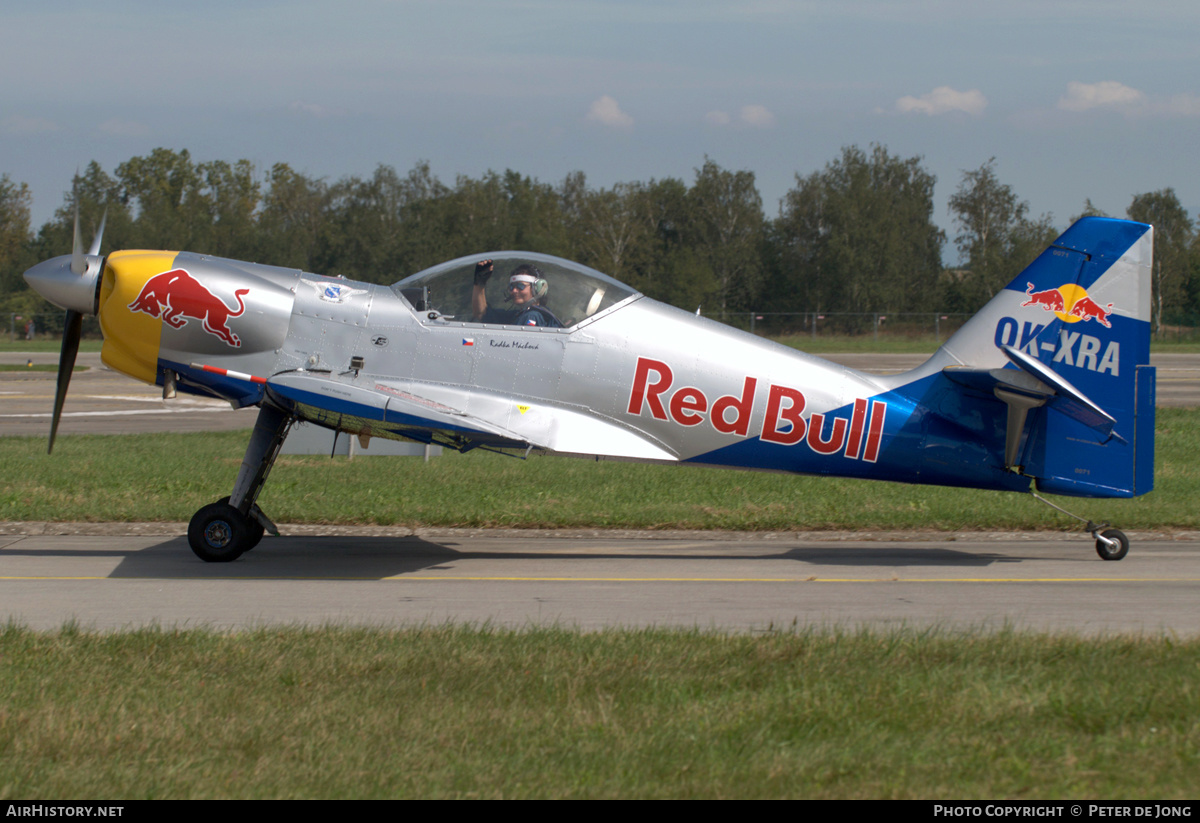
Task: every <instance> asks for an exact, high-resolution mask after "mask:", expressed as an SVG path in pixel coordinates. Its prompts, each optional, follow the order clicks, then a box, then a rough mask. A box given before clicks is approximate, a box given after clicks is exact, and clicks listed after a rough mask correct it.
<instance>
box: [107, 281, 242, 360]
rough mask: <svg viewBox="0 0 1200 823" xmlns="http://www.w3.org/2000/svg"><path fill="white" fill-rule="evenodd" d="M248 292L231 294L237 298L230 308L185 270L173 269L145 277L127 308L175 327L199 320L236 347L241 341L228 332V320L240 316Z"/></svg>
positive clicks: (203, 325)
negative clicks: (143, 283)
mask: <svg viewBox="0 0 1200 823" xmlns="http://www.w3.org/2000/svg"><path fill="white" fill-rule="evenodd" d="M249 292H250V289H238V290H237V291H235V292H234V293H233V296H234V299H235V300H237V307H236V308H232V307H230V306H228V305H226V304H225V301H224V300H222V299H221V298H219V297H217V295H215V294H213V293H212V291H211V290H209V288H208V287H207V286H205V285H204V284H203V283H201V282H200V281H199V280H197V279H196V278H194V277H192V276H191V275H190V274H188V272H187V271H186V270H185V269H174V270H172V271H168V272H163V273H162V274H157V275H155V276H154V277H151V278H150V279H149V280H147V281H146V285H145V286H143V287H142V291H141V293H139V294H138V296H137V297H136V298H134V300H133V302H132V303H130V304H129V306H128V308H129V310H130V311H135V312H143V313H145V314H148V315H150V316H151V317H161V318H162V321H163V322H164V323H166V324H167V325H168V326H170V327H171V328H175V329H182V328H183V327H184V326H186V325H187V322H188V318H191V319H194V320H199V321H200V325H201V326H202V327H203V328H204V331H206V332H208V333H209V334H211V335H213V336H214V337H219V338H220V339H222V340H224V341H225V342H226V343H228V344H229V345H230V346H234V347H239V346H241V345H242V341H241V339H240V338H239V337H238V336H237V335H236V334H234V333H233V332H232V331H230V329H229V319H230V318H231V317H240V316H241V315H242V313H243V312H244V311H246V304H245V302H244V301H243V300H242V295H244V294H249Z"/></svg>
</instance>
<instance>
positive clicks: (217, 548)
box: [188, 502, 250, 563]
mask: <svg viewBox="0 0 1200 823" xmlns="http://www.w3.org/2000/svg"><path fill="white" fill-rule="evenodd" d="M249 537H250V535H249V531H248V529H247V525H246V518H245V517H243V516H242V513H241V512H239V511H238V510H237V509H235V508H234V507H233V506H231V505H229V504H228V503H224V502H221V503H210V504H209V505H207V506H205V507H204V508H202V509H201V510H200V511H198V512H196V514H195V515H194V516H193V517H192V522H190V523H188V545H190V546H191V547H192V551H193V552H195V553H196V556H197V557H199V558H200V559H201V560H203V561H204V562H205V563H231V562H233V561H234V560H237V559H238V558H239V557H241V556H242V554H243V553H244V552H245V551H246V545H247V542H248V541H249Z"/></svg>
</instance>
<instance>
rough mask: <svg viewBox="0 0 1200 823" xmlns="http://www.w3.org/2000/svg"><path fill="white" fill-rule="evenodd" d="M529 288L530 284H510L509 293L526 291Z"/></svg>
mask: <svg viewBox="0 0 1200 823" xmlns="http://www.w3.org/2000/svg"><path fill="white" fill-rule="evenodd" d="M527 288H529V284H528V283H509V284H508V290H509V291H525V289H527Z"/></svg>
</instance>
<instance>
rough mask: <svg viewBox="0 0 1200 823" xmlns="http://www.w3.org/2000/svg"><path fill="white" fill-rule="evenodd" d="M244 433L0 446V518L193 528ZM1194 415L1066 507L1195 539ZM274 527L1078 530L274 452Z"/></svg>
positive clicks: (1016, 502) (901, 494)
mask: <svg viewBox="0 0 1200 823" xmlns="http://www.w3.org/2000/svg"><path fill="white" fill-rule="evenodd" d="M246 438H247V433H246V432H224V433H195V434H148V435H111V436H99V435H97V436H71V437H60V438H59V439H58V442H57V443H56V444H55V452H54V454H53V455H47V454H46V453H45V441H44V440H43V439H41V438H6V439H3V440H0V476H2V477H3V478H4V481H3V485H0V520H18V521H20V520H33V521H43V520H45V521H118V522H120V521H129V522H136V521H162V520H167V521H187V520H189V519H190V518H191V516H192V514H194V513H195V512H196V510H197V509H199V508H200V507H201V506H203V505H205V504H207V503H210V502H212V501H213V500H216V499H217V498H219V497H221V496H223V495H225V494H227V493H228V492H229V489H230V488H231V487H232V485H233V480H234V478H235V477H236V475H237V471H238V467H239V466H240V464H241V459H242V454H243V451H244V449H245V445H246ZM1198 498H1200V411H1197V410H1189V409H1159V410H1158V414H1157V460H1156V489H1155V491H1154V492H1152V493H1151V494H1149V495H1146V496H1143V497H1139V498H1135V499H1132V500H1078V499H1066V500H1063V501H1061V502H1063V503H1064V504H1065V507H1066V508H1067V509H1068V510H1072V511H1076V512H1078V513H1080V514H1081V515H1082V516H1091V517H1093V518H1095V519H1097V520H1108V521H1111V522H1113V523H1115V524H1117V525H1118V526H1119V527H1120V528H1124V529H1156V530H1157V529H1196V528H1200V509H1197V507H1196V506H1195V501H1196V500H1197V499H1198ZM259 502H260V505H261V506H262V508H263V510H264V511H266V512H267V513H268V514H269V515H270V516H271V517H272V518H273V519H275V520H276V522H279V523H342V524H350V523H370V524H379V525H403V526H462V527H519V528H641V529H741V530H751V531H762V530H769V531H776V530H790V529H803V530H823V529H912V528H926V529H939V530H946V531H971V530H989V529H1015V530H1023V529H1044V528H1051V529H1053V528H1061V529H1076V528H1078V524H1077V523H1076V522H1075V521H1073V520H1071V519H1069V518H1067V517H1066V516H1065V515H1062V514H1059V513H1057V512H1054V511H1052V510H1051V509H1049V508H1047V507H1045V506H1042V505H1039V504H1037V503H1036V502H1035V501H1033V500H1031V499H1030V498H1029V497H1027V496H1025V495H1018V494H1010V493H1002V492H984V491H974V490H964V489H948V488H941V487H933V486H910V485H903V484H897V483H880V482H875V481H865V480H847V479H842V478H823V477H798V476H793V475H781V474H766V473H758V472H744V471H731V470H724V469H711V468H704V467H698V466H690V465H681V466H664V465H640V464H633V463H619V462H592V461H588V460H578V459H571V458H563V457H534V458H531V459H529V460H516V459H513V458H510V457H505V456H501V455H496V454H488V453H483V452H471V453H468V454H465V455H460V454H456V453H446V454H444V455H443V456H442V457H438V458H435V459H433V460H431V461H430V462H429V463H424V462H422V461H421V460H420V459H419V458H382V457H370V458H357V459H355V460H347V459H345V458H337V459H334V460H330V459H329V458H327V457H290V456H289V457H281V458H280V459H279V460H278V461H277V463H276V465H275V468H274V470H273V471H272V473H271V478H270V481H269V482H268V483H267V486H266V489H265V490H264V492H263V495H262V497H261V498H260V501H259Z"/></svg>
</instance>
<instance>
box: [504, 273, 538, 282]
mask: <svg viewBox="0 0 1200 823" xmlns="http://www.w3.org/2000/svg"><path fill="white" fill-rule="evenodd" d="M508 282H509V283H536V282H537V278H536V277H534V276H533V275H532V274H514V275H513V276H512V277H510V278H508Z"/></svg>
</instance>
